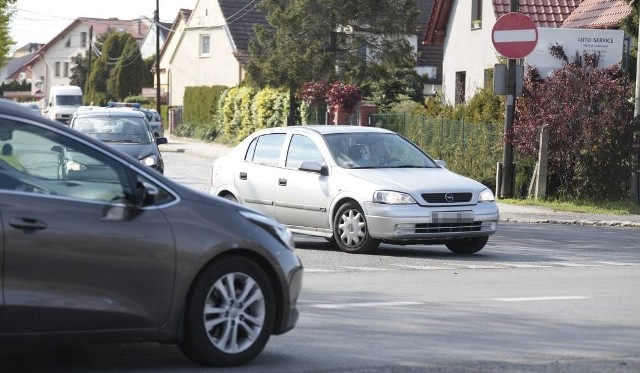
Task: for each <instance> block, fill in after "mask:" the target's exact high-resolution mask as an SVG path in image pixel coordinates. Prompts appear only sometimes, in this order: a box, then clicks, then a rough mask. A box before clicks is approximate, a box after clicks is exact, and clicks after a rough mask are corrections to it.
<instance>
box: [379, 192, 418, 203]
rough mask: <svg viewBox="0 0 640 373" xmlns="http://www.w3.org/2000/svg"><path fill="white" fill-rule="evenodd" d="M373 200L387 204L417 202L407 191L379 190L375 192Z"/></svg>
mask: <svg viewBox="0 0 640 373" xmlns="http://www.w3.org/2000/svg"><path fill="white" fill-rule="evenodd" d="M373 202H374V203H384V204H387V205H410V204H414V203H416V200H415V199H413V197H411V196H410V195H408V194H407V193H400V192H392V191H389V190H378V191H376V192H375V193H373Z"/></svg>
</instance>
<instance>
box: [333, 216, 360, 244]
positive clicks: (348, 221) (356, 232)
mask: <svg viewBox="0 0 640 373" xmlns="http://www.w3.org/2000/svg"><path fill="white" fill-rule="evenodd" d="M366 229H367V223H366V222H365V220H364V216H362V214H361V213H360V211H358V210H355V209H349V210H346V211H345V212H344V213H343V214H342V216H340V223H339V224H338V230H339V232H340V237H339V239H340V240H341V241H342V242H343V243H344V244H345V245H346V246H358V245H360V242H362V240H364V239H365V237H366V234H367V231H366Z"/></svg>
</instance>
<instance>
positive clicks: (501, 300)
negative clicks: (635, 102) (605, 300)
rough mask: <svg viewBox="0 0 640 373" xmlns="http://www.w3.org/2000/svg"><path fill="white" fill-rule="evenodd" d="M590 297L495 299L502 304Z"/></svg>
mask: <svg viewBox="0 0 640 373" xmlns="http://www.w3.org/2000/svg"><path fill="white" fill-rule="evenodd" d="M589 298H590V297H583V296H580V295H574V296H561V297H529V298H494V299H493V300H497V301H500V302H531V301H545V300H573V299H589Z"/></svg>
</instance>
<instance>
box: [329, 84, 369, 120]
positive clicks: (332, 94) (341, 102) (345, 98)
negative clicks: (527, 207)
mask: <svg viewBox="0 0 640 373" xmlns="http://www.w3.org/2000/svg"><path fill="white" fill-rule="evenodd" d="M326 100H327V102H328V103H329V105H331V106H337V107H338V108H340V110H343V111H345V112H347V113H349V114H350V113H351V112H352V111H353V109H354V108H355V107H356V105H358V102H360V101H361V100H362V93H361V92H360V90H359V89H358V87H356V86H355V85H352V84H345V83H343V82H339V81H337V82H334V83H333V84H331V86H330V87H329V89H328V90H327V95H326Z"/></svg>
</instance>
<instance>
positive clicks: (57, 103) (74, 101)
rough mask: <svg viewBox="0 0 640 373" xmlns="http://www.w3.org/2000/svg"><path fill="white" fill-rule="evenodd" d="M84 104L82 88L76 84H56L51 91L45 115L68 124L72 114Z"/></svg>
mask: <svg viewBox="0 0 640 373" xmlns="http://www.w3.org/2000/svg"><path fill="white" fill-rule="evenodd" d="M81 105H82V88H80V87H78V86H74V85H54V86H52V87H51V90H50V91H49V102H48V103H47V106H46V108H45V109H44V113H45V116H46V117H47V118H49V119H52V120H57V121H59V122H63V123H66V124H68V123H69V120H71V116H72V115H73V113H75V112H76V111H77V110H78V108H79V107H80V106H81Z"/></svg>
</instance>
